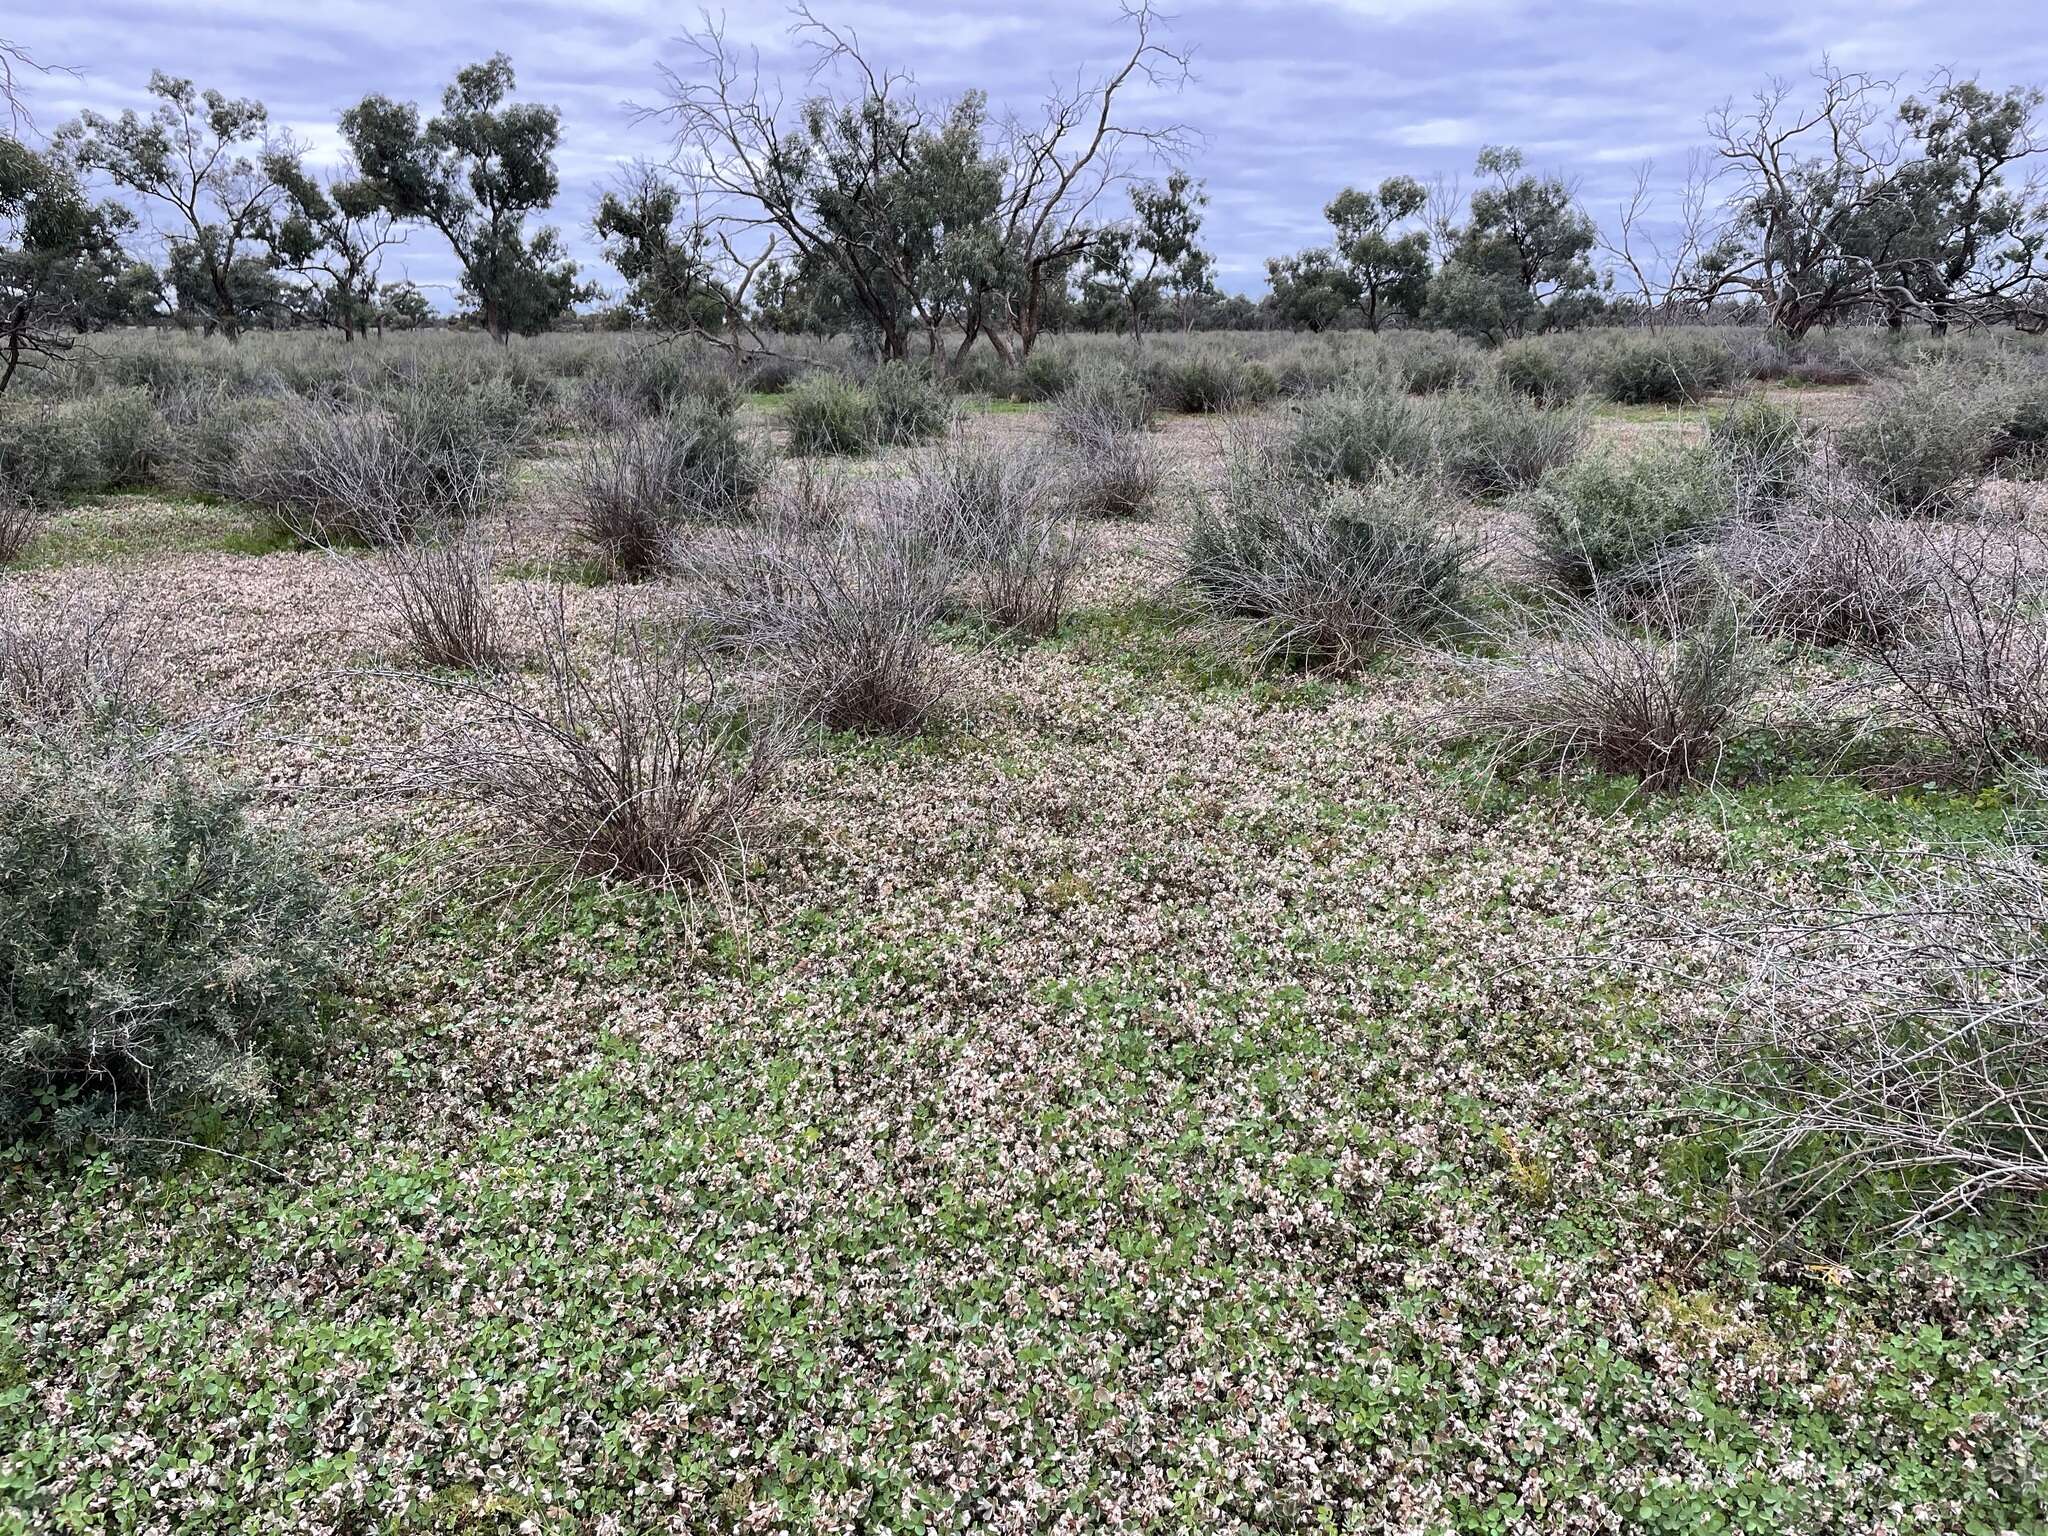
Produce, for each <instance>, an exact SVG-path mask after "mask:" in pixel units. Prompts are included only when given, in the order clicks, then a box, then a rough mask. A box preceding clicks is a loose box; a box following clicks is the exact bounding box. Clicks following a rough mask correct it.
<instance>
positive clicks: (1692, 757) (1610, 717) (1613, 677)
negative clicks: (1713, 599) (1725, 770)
mask: <svg viewBox="0 0 2048 1536" xmlns="http://www.w3.org/2000/svg"><path fill="white" fill-rule="evenodd" d="M1666 607H1667V611H1666V613H1665V614H1664V615H1663V617H1662V621H1661V622H1659V623H1656V624H1650V625H1644V624H1638V623H1634V622H1631V621H1630V620H1628V619H1625V618H1623V617H1620V616H1618V615H1616V614H1615V613H1614V612H1613V611H1612V610H1611V609H1609V608H1608V607H1606V606H1604V605H1602V604H1598V603H1591V602H1582V601H1577V600H1574V601H1570V602H1567V603H1565V604H1563V605H1561V606H1556V607H1554V608H1552V609H1550V610H1546V611H1545V612H1544V613H1543V614H1542V615H1541V616H1540V617H1534V616H1532V617H1531V619H1530V621H1529V622H1528V623H1527V624H1526V625H1525V628H1524V632H1523V633H1522V634H1520V635H1507V636H1504V637H1503V638H1504V649H1505V650H1506V652H1507V654H1505V655H1504V656H1500V657H1488V658H1485V659H1482V660H1479V661H1476V662H1474V663H1472V664H1471V671H1472V673H1473V675H1474V676H1475V678H1476V681H1477V683H1478V689H1479V691H1478V697H1477V699H1476V701H1475V702H1474V704H1473V705H1472V708H1471V714H1470V718H1469V724H1470V725H1471V727H1472V729H1473V730H1474V731H1475V732H1476V733H1478V734H1479V735H1481V736H1482V737H1484V738H1486V739H1488V740H1490V741H1491V743H1492V745H1493V750H1494V753H1495V760H1496V761H1497V762H1498V763H1500V764H1502V765H1504V766H1507V767H1509V768H1511V769H1525V768H1547V769H1563V768H1565V767H1573V766H1578V767H1587V768H1592V769H1594V770H1596V771H1598V772H1600V773H1607V774H1616V775H1620V776H1623V777H1626V778H1631V779H1636V780H1639V781H1641V783H1642V784H1643V785H1644V786H1645V787H1647V788H1651V789H1675V788H1679V787H1682V786H1684V785H1687V784H1696V783H1700V782H1704V781H1706V780H1709V779H1711V778H1712V777H1713V776H1714V774H1715V772H1716V770H1717V769H1718V767H1719V765H1720V762H1721V757H1722V753H1723V751H1724V750H1725V748H1726V746H1727V741H1728V735H1729V731H1730V729H1731V727H1732V726H1733V725H1734V723H1735V721H1736V720H1737V718H1738V717H1739V714H1740V712H1741V710H1742V709H1743V707H1744V706H1745V705H1746V704H1748V702H1749V701H1750V700H1751V699H1752V698H1753V697H1754V696H1755V694H1756V693H1757V691H1758V690H1759V688H1760V687H1761V686H1762V683H1763V680H1764V669H1763V666H1762V663H1761V660H1760V658H1759V656H1758V654H1757V652H1756V650H1755V648H1754V646H1753V644H1752V643H1751V641H1750V638H1749V635H1748V633H1747V631H1746V630H1745V628H1744V626H1743V624H1742V622H1741V620H1740V618H1739V617H1738V615H1737V614H1736V612H1735V610H1734V609H1733V608H1732V607H1730V606H1728V605H1725V604H1723V605H1721V606H1719V607H1717V608H1716V609H1715V610H1714V612H1713V613H1712V614H1710V615H1709V616H1708V617H1707V618H1706V619H1704V620H1703V621H1701V622H1698V623H1695V624H1688V623H1686V622H1684V621H1683V619H1682V617H1681V613H1680V610H1679V606H1678V604H1677V602H1676V600H1675V599H1670V600H1668V601H1667V603H1666Z"/></svg>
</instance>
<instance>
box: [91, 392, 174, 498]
mask: <svg viewBox="0 0 2048 1536" xmlns="http://www.w3.org/2000/svg"><path fill="white" fill-rule="evenodd" d="M76 410H77V415H78V420H79V423H80V425H81V426H82V428H83V430H84V431H85V433H86V435H87V436H88V437H89V438H90V439H91V441H92V443H93V447H94V456H95V458H96V460H97V464H98V472H97V477H96V478H97V479H98V481H99V485H100V488H105V487H107V486H117V485H118V486H142V485H148V484H150V483H152V482H153V481H154V480H155V479H156V477H157V474H158V472H159V471H160V470H161V469H162V467H163V464H164V459H165V454H166V451H167V448H168V444H167V443H166V441H165V435H164V420H163V417H162V416H160V415H159V414H158V413H157V409H156V406H155V404H154V403H153V402H152V401H151V400H150V398H149V392H148V391H147V390H145V389H141V388H137V387H130V388H126V389H115V390H108V391H106V392H104V393H101V394H96V395H93V396H90V397H89V398H88V399H86V400H84V401H82V402H80V404H79V405H78V407H77V408H76Z"/></svg>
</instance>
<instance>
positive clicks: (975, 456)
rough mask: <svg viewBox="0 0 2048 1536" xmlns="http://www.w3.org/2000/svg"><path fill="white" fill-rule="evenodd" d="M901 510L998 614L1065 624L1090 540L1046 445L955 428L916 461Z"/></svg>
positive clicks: (979, 601)
mask: <svg viewBox="0 0 2048 1536" xmlns="http://www.w3.org/2000/svg"><path fill="white" fill-rule="evenodd" d="M902 517H903V520H904V522H905V524H906V527H907V528H908V530H909V531H910V533H911V534H912V535H913V536H914V538H915V539H916V541H917V542H919V543H921V544H923V545H924V546H925V547H926V548H927V549H929V550H931V551H932V553H933V555H934V556H935V557H936V558H937V559H938V560H939V561H941V562H942V563H944V564H947V565H949V566H951V567H953V568H954V569H955V570H956V571H957V572H958V575H959V580H960V583H961V585H962V586H963V587H964V588H965V589H966V591H967V593H968V596H969V599H970V601H971V602H972V603H973V605H974V606H975V607H976V608H977V609H978V610H979V611H980V612H981V613H982V615H983V616H984V617H986V618H987V619H988V620H989V621H990V622H992V623H994V624H996V625H998V626H1000V627H1001V628H1004V629H1007V630H1012V631H1015V632H1017V633H1020V634H1026V635H1033V636H1045V635H1050V634H1052V633H1053V632H1054V631H1055V630H1056V629H1058V628H1059V624H1060V620H1061V619H1062V618H1063V617H1065V614H1066V610H1067V600H1068V595H1069V592H1070V590H1071V587H1072V584H1073V578H1074V572H1075V571H1076V569H1078V567H1079V565H1080V562H1081V554H1082V547H1081V540H1080V537H1079V533H1078V530H1077V529H1076V527H1075V525H1074V519H1073V515H1072V512H1071V508H1070V503H1069V502H1068V500H1067V496H1066V494H1065V491H1064V488H1063V487H1062V485H1061V482H1060V477H1059V473H1058V467H1057V461H1056V460H1055V459H1054V458H1053V457H1052V456H1051V455H1049V454H1048V453H1046V452H1045V451H1044V450H1042V449H1038V448H1014V447H984V446H980V445H976V444H972V443H969V442H967V441H965V440H964V439H962V438H959V437H954V438H951V439H949V440H948V441H947V442H946V443H945V444H943V445H941V446H940V447H939V448H937V449H935V450H933V451H932V452H930V453H927V454H924V455H921V456H920V457H919V458H918V459H917V460H916V462H915V463H914V465H913V466H912V470H911V476H910V483H909V485H908V487H907V488H906V491H905V495H904V502H903V508H902Z"/></svg>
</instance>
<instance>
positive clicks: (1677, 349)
mask: <svg viewBox="0 0 2048 1536" xmlns="http://www.w3.org/2000/svg"><path fill="white" fill-rule="evenodd" d="M1734 377H1735V365H1734V360H1733V358H1732V357H1731V356H1730V354H1729V351H1728V349H1727V347H1726V346H1725V345H1723V344H1722V343H1721V342H1719V341H1717V340H1715V339H1713V338H1711V337H1708V336H1704V335H1699V334H1697V333H1691V332H1685V331H1666V332H1663V333H1661V334H1656V333H1653V334H1645V335H1639V336H1626V337H1620V338H1617V339H1616V340H1615V341H1613V342H1612V343H1610V344H1609V345H1608V347H1607V348H1606V353H1605V356H1604V357H1602V358H1601V360H1600V364H1599V381H1600V392H1601V393H1602V394H1603V395H1605V396H1606V397H1607V398H1608V399H1609V400H1612V401H1614V402H1615V403H1616V404H1617V405H1682V404H1689V403H1691V402H1693V401H1697V400H1702V399H1705V398H1706V396H1708V395H1710V394H1712V393H1713V392H1714V391H1715V390H1717V389H1725V388H1726V387H1727V386H1728V384H1729V383H1730V382H1731V381H1732V380H1733V379H1734Z"/></svg>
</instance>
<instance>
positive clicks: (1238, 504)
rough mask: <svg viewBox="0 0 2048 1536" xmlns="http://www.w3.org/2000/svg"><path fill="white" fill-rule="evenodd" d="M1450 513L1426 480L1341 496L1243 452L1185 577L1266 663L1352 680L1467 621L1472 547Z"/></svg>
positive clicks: (1195, 537) (1208, 509)
mask: <svg viewBox="0 0 2048 1536" xmlns="http://www.w3.org/2000/svg"><path fill="white" fill-rule="evenodd" d="M1450 514H1451V507H1450V504H1449V499H1448V497H1447V496H1446V495H1445V493H1444V491H1443V490H1442V488H1441V487H1440V486H1439V485H1438V484H1437V483H1436V482H1434V481H1431V480H1428V479H1425V478H1419V477H1415V476H1409V475H1401V474H1398V473H1393V472H1388V473H1384V474H1381V475H1378V476H1376V477H1375V478H1373V479H1371V480H1368V481H1366V482H1365V483H1364V484H1363V485H1358V486H1352V487H1345V488H1336V487H1333V486H1331V485H1330V484H1329V483H1327V482H1321V481H1311V480H1302V479H1299V478H1297V477H1293V476H1285V475H1276V474H1273V473H1271V472H1270V470H1269V468H1268V467H1267V465H1266V464H1265V463H1264V462H1263V460H1262V458H1261V457H1260V456H1257V455H1246V456H1243V457H1241V458H1240V459H1239V460H1238V462H1236V463H1235V464H1233V465H1232V467H1231V472H1230V474H1229V476H1228V479H1227V482H1226V486H1225V489H1224V491H1223V493H1222V495H1221V496H1220V497H1218V498H1216V499H1215V500H1213V501H1206V500H1205V501H1198V502H1197V503H1196V505H1195V508H1194V515H1193V517H1192V518H1191V520H1190V522H1189V526H1188V531H1187V535H1186V539H1185V542H1184V544H1183V547H1182V570H1183V576H1184V579H1185V581H1186V582H1187V584H1188V586H1189V588H1190V589H1191V590H1192V591H1193V592H1194V593H1195V594H1196V596H1197V597H1198V598H1199V600H1200V601H1201V602H1202V603H1203V604H1204V605H1205V606H1207V607H1208V608H1209V609H1210V610H1211V611H1213V612H1214V613H1216V614H1217V615H1219V616H1220V617H1223V618H1225V619H1228V620H1231V621H1234V622H1236V623H1237V624H1239V625H1240V626H1241V627H1242V628H1243V630H1244V632H1245V634H1246V636H1247V638H1248V639H1249V641H1250V642H1251V645H1252V648H1253V649H1254V650H1255V651H1256V652H1257V653H1258V655H1259V656H1260V658H1261V659H1262V660H1263V661H1266V662H1269V663H1271V662H1280V663H1286V664H1289V665H1301V666H1313V667H1320V668H1327V669H1329V670H1331V671H1334V672H1339V673H1344V672H1352V671H1356V670H1357V669H1359V668H1361V667H1364V666H1367V665H1369V664H1370V663H1371V662H1373V661H1374V660H1375V659H1377V658H1378V657H1379V656H1381V655H1382V654H1384V653H1385V652H1386V651H1388V650H1390V649H1392V648H1394V647H1397V646H1400V645H1404V644H1410V643H1413V642H1415V641H1418V640H1422V639H1425V638H1427V637H1430V636H1433V635H1437V634H1440V633H1442V632H1443V631H1444V630H1445V629H1447V628H1449V627H1451V626H1453V625H1454V624H1456V623H1458V622H1459V621H1460V619H1461V617H1462V615H1463V612H1464V609H1465V606H1466V601H1467V587H1468V584H1469V580H1470V569H1469V567H1470V562H1471V557H1472V550H1471V546H1470V544H1469V542H1468V541H1467V540H1465V539H1464V538H1462V537H1461V536H1459V535H1458V534H1456V533H1454V532H1452V531H1451V530H1450V526H1449V523H1450Z"/></svg>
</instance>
